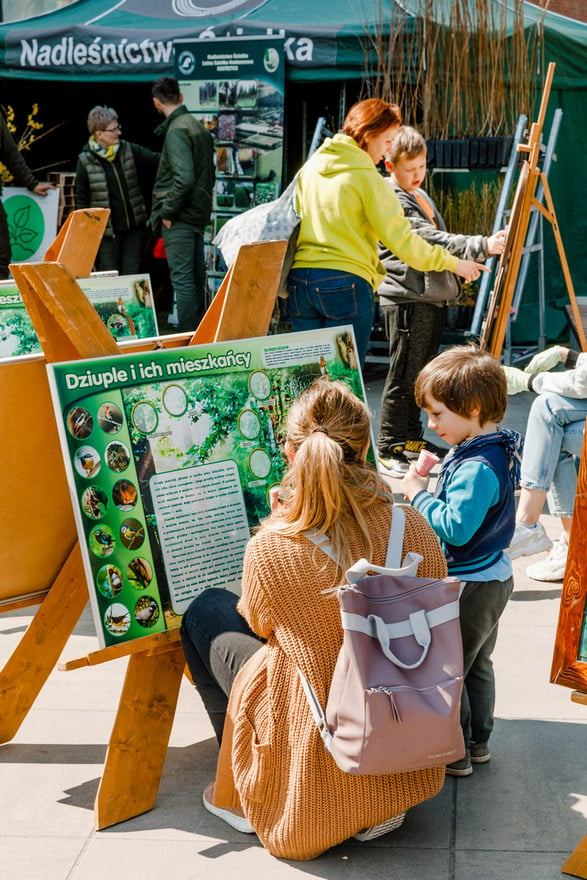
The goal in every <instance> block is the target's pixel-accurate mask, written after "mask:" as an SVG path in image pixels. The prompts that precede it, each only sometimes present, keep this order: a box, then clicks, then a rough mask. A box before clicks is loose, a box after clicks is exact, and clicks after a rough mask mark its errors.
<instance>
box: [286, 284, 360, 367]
mask: <svg viewBox="0 0 587 880" xmlns="http://www.w3.org/2000/svg"><path fill="white" fill-rule="evenodd" d="M287 293H288V304H289V316H290V318H291V324H292V327H293V329H294V330H295V331H299V330H317V329H319V328H321V327H340V326H342V325H344V324H352V326H353V329H354V331H355V341H356V343H357V359H358V361H359V363H360V365H361V367H362V366H363V364H364V363H365V357H366V355H367V350H368V348H369V340H370V338H371V328H372V326H373V307H374V297H373V288H372V287H371V285H370V284H369V282H368V281H365V279H364V278H360V277H359V276H358V275H352V274H351V273H350V272H339V271H337V270H336V269H292V271H291V272H290V273H289V275H288V277H287Z"/></svg>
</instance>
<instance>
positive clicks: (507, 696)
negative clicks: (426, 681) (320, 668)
mask: <svg viewBox="0 0 587 880" xmlns="http://www.w3.org/2000/svg"><path fill="white" fill-rule="evenodd" d="M382 384H383V382H382V376H381V373H380V372H377V371H375V370H371V371H369V370H367V372H366V386H367V391H368V398H369V401H370V403H371V404H372V406H373V407H374V409H377V407H378V400H379V395H380V394H381V388H382ZM529 400H530V395H529V394H525V395H519V397H516V398H512V399H511V406H510V409H509V410H508V415H507V418H506V420H505V421H506V425H507V426H509V427H518V428H522V429H523V427H524V424H525V418H526V414H527V408H528V404H529ZM429 436H430V437H431V439H432V435H429ZM392 485H394V489H395V491H398V488H397V487H396V485H395V481H392ZM397 499H398V500H400V495H399V494H398V495H397ZM543 522H544V524H545V526H546V528H547V531H548V532H549V534H550V536H551V537H557V536H558V526H557V523H556V521H555V520H554V519H553V518H552V517H548V516H545V517H544V518H543ZM543 555H545V554H543ZM543 555H542V556H543ZM542 556H539V557H534V559H533V560H532V561H535V560H536V559H539V558H542ZM528 561H529V560H528V559H524V558H522V559H518V560H516V561H515V562H514V569H515V581H516V586H515V590H514V593H513V596H512V599H511V601H510V603H509V605H508V607H507V609H506V611H505V613H504V615H503V618H502V622H501V626H500V634H499V639H498V644H497V649H496V653H495V669H496V679H497V706H496V717H497V723H496V729H495V732H494V736H493V738H492V740H491V754H492V758H491V761H490V762H489V763H488V764H482V765H475V770H474V773H473V775H472V776H470V777H467V778H465V779H455V778H448V777H447V780H446V782H445V785H444V787H443V789H442V791H441V792H440V794H439V795H437V797H436V798H434V799H433V800H431V801H428V802H426V803H424V804H422V805H420V806H418V807H416V808H415V809H413V810H411V811H410V812H409V813H408V815H407V818H406V821H405V823H404V825H403V827H402V828H400V829H399V830H398V831H395V832H392V833H390V834H388V835H386V836H385V837H381V838H379V839H377V840H375V841H372V842H370V843H358V842H357V841H354V840H353V841H348V842H347V843H345V844H343V845H341V846H338V847H336V848H335V849H333V850H331V851H329V852H328V853H326V854H325V855H323V856H321V857H320V858H318V859H315V860H314V861H311V862H288V861H280V860H277V859H275V858H274V857H273V856H271V855H270V854H269V853H268V852H266V851H265V850H264V849H263V848H262V846H261V845H260V843H259V841H258V840H257V838H256V837H255V836H253V835H251V836H249V835H244V834H240V833H239V832H237V831H233V830H232V829H231V828H229V827H228V826H227V825H225V824H224V823H223V822H221V821H220V820H218V819H216V818H215V817H214V816H211V815H210V814H209V813H207V812H206V811H205V810H204V808H203V806H202V803H201V793H202V790H203V788H204V786H205V785H206V783H207V782H208V781H209V780H210V779H212V778H213V776H214V768H215V761H216V755H217V746H216V740H215V738H214V736H213V733H212V728H211V726H210V724H209V723H208V720H207V717H206V715H205V712H204V710H203V708H202V705H201V703H200V700H199V698H198V696H197V694H196V693H195V691H194V689H193V688H192V687H191V686H190V685H189V683H188V681H187V679H185V678H184V680H183V683H182V686H181V692H180V697H179V704H178V710H177V715H176V718H175V723H174V727H173V732H172V736H171V741H170V746H169V752H168V756H167V761H166V764H165V768H164V772H163V777H162V780H161V786H160V790H159V796H158V799H157V803H156V806H155V809H154V810H152V811H151V812H149V813H146V814H144V815H142V816H138V817H137V818H135V819H132V820H130V821H128V822H125V823H122V824H120V825H118V826H115V827H112V828H109V829H106V830H104V831H98V832H97V831H94V830H93V801H94V798H95V795H96V791H97V787H98V783H99V779H100V774H101V769H102V766H103V762H104V758H105V753H106V747H107V743H108V739H109V736H110V732H111V729H112V725H113V722H114V717H115V712H116V708H117V704H118V699H119V695H120V690H121V686H122V680H123V677H124V674H125V668H126V663H127V660H126V659H121V660H115V661H112V662H109V663H104V664H102V665H100V666H94V667H88V668H83V669H78V670H74V671H71V672H59V671H57V670H55V671H54V672H53V673H52V675H51V676H50V678H49V680H48V682H47V684H46V686H45V687H44V688H43V690H42V691H41V694H40V696H39V698H38V700H37V701H36V703H35V705H34V707H33V709H32V710H31V711H30V712H29V714H28V716H27V718H26V719H25V721H24V723H23V724H22V726H21V728H20V730H19V732H18V734H17V736H16V737H15V738H14V740H13V741H12V742H10V743H7V744H5V745H3V746H1V747H0V804H1V805H2V814H1V815H2V821H1V823H0V877H1V878H2V880H110V878H112V880H229V878H236V877H238V878H240V877H243V878H255V880H265V878H266V880H285V878H288V880H289V878H302V877H312V878H323V880H385V878H390V880H391V878H393V880H558V878H560V877H561V876H563V875H561V873H560V868H561V866H562V864H563V862H564V861H565V860H566V859H567V858H568V856H569V855H570V854H571V852H572V851H573V850H574V849H575V847H576V846H577V845H578V844H579V842H580V841H581V839H582V838H583V837H584V836H585V835H586V834H587V760H586V757H585V755H586V742H587V707H585V706H581V705H578V704H575V703H572V702H571V699H570V696H571V691H570V690H568V689H567V688H563V687H560V686H556V685H551V684H549V674H550V664H551V660H552V653H553V645H554V638H555V631H556V624H557V618H558V610H559V599H560V594H561V584H560V583H551V584H548V583H538V582H536V581H532V580H530V579H529V578H528V577H527V576H526V574H525V569H526V566H527V565H528ZM34 611H35V609H34V608H30V609H25V610H24V611H15V612H11V613H7V614H4V615H0V666H1V665H3V664H4V662H5V660H6V659H7V658H8V657H9V656H10V654H11V652H12V651H13V650H14V648H15V646H16V645H17V644H18V642H19V639H20V638H21V637H22V634H23V632H24V630H25V629H26V627H27V624H28V622H29V620H30V619H31V616H32V615H33V614H34ZM96 648H97V640H96V636H95V631H94V624H93V619H92V615H91V612H90V609H89V607H88V608H87V609H86V611H85V612H84V614H83V616H82V618H81V619H80V622H79V624H78V626H77V627H76V629H75V632H74V634H73V635H72V637H71V638H70V640H69V643H68V645H67V648H66V651H65V652H64V658H73V657H78V656H82V655H85V654H87V653H89V652H91V651H94V650H96ZM0 711H1V707H0ZM145 761H148V755H146V756H145Z"/></svg>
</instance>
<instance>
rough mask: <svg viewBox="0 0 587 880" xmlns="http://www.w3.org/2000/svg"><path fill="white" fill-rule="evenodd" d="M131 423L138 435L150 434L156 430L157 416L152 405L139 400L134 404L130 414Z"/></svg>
mask: <svg viewBox="0 0 587 880" xmlns="http://www.w3.org/2000/svg"><path fill="white" fill-rule="evenodd" d="M130 418H131V421H132V423H133V425H134V427H135V428H136V430H137V431H138V432H139V433H140V434H152V433H153V431H156V430H157V425H158V424H159V416H158V414H157V410H156V409H155V407H154V406H153V404H152V403H149V402H148V401H147V400H141V401H139V403H135V405H134V406H133V408H132V412H131V414H130Z"/></svg>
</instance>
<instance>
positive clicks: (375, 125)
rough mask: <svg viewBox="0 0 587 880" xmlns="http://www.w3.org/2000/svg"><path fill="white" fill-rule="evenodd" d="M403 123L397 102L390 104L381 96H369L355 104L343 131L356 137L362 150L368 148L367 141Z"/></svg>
mask: <svg viewBox="0 0 587 880" xmlns="http://www.w3.org/2000/svg"><path fill="white" fill-rule="evenodd" d="M401 124H402V114H401V110H400V109H399V107H398V105H397V104H388V103H387V101H381V100H380V99H379V98H367V100H366V101H359V102H358V104H353V106H352V107H351V109H350V110H349V112H348V113H347V115H346V119H345V121H344V122H343V124H342V133H343V134H348V135H349V137H352V138H354V140H356V142H357V143H358V145H359V146H360V147H361V149H362V150H365V149H367V143H366V142H367V141H368V140H369V139H370V138H372V137H375V136H376V135H378V134H381V133H382V132H383V131H387V129H388V128H391V127H392V126H394V125H401Z"/></svg>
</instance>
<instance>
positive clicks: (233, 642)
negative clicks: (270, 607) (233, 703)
mask: <svg viewBox="0 0 587 880" xmlns="http://www.w3.org/2000/svg"><path fill="white" fill-rule="evenodd" d="M237 602H238V596H237V595H235V593H231V592H229V591H228V590H221V589H219V588H218V587H209V588H208V589H207V590H203V591H202V592H201V593H200V594H199V595H198V596H196V598H195V599H193V600H192V602H191V603H190V605H189V606H188V608H187V609H186V611H185V613H184V615H183V618H182V621H181V629H180V635H181V641H182V644H183V650H184V653H185V659H186V661H187V664H188V667H189V670H190V674H191V676H192V679H193V682H194V684H195V686H196V688H197V689H198V693H199V694H200V697H201V698H202V702H203V704H204V708H205V709H206V712H207V713H208V717H209V718H210V722H211V724H212V727H213V728H214V732H215V734H216V739H217V740H218V742H219V743H220V742H221V740H222V731H223V728H224V720H225V718H226V708H227V705H228V696H229V694H230V690H231V688H232V683H233V681H234V679H235V677H236V674H237V672H238V671H239V670H240V669H241V668H242V667H243V666H244V665H245V663H246V662H247V660H248V659H249V658H250V657H252V656H253V654H254V653H255V651H258V650H259V648H260V647H261V645H262V644H263V641H262V640H261V639H260V638H259V637H258V636H256V635H255V633H254V632H253V631H252V629H251V628H250V627H249V625H248V623H247V622H246V620H245V619H244V617H242V616H241V615H240V614H239V613H238V611H237V607H236V605H237Z"/></svg>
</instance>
